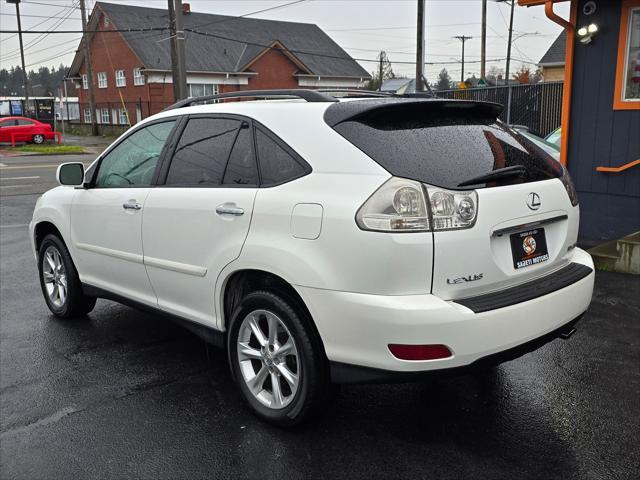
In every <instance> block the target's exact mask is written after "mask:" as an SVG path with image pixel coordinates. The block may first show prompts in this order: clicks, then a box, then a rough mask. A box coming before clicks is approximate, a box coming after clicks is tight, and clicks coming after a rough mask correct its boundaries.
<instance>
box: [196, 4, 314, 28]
mask: <svg viewBox="0 0 640 480" xmlns="http://www.w3.org/2000/svg"><path fill="white" fill-rule="evenodd" d="M306 1H307V0H294V1H293V2H288V3H283V4H281V5H276V6H274V7H269V8H263V9H261V10H256V11H255V12H249V13H245V14H243V15H239V16H237V17H230V18H229V17H227V18H222V19H220V20H214V21H212V22H207V23H201V24H200V25H194V26H193V27H192V28H200V27H206V26H208V25H214V24H216V23H223V22H229V21H232V20H236V19H238V18H244V17H248V16H251V15H257V14H258V13H264V12H270V11H272V10H277V9H279V8H285V7H290V6H292V5H296V4H298V3H303V2H306Z"/></svg>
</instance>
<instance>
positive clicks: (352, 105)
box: [324, 97, 504, 127]
mask: <svg viewBox="0 0 640 480" xmlns="http://www.w3.org/2000/svg"><path fill="white" fill-rule="evenodd" d="M407 108H424V110H425V111H429V110H433V109H451V110H459V111H460V110H465V111H468V112H470V113H471V112H473V113H483V114H485V115H490V116H492V117H495V118H497V117H498V116H499V115H500V114H501V113H502V110H503V109H504V107H503V106H502V105H500V104H499V103H493V102H476V101H471V100H450V99H442V98H406V97H404V98H398V97H392V99H387V98H384V99H376V100H369V101H365V100H363V101H360V102H341V103H337V104H335V105H331V106H330V107H329V108H328V109H327V111H326V112H325V114H324V120H325V122H327V123H328V124H329V126H331V127H334V126H336V125H337V124H339V123H341V122H344V121H347V120H357V119H358V118H362V117H364V116H369V115H371V114H376V113H381V112H383V111H387V112H389V113H391V112H392V111H398V110H402V109H407Z"/></svg>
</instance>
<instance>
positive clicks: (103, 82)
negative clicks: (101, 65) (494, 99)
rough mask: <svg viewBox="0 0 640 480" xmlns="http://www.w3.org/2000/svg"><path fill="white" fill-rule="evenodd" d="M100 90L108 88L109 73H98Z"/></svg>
mask: <svg viewBox="0 0 640 480" xmlns="http://www.w3.org/2000/svg"><path fill="white" fill-rule="evenodd" d="M98 88H107V72H98Z"/></svg>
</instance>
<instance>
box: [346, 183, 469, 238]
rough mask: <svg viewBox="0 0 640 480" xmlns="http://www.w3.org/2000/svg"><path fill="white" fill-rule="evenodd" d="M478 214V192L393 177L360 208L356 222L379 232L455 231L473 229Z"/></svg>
mask: <svg viewBox="0 0 640 480" xmlns="http://www.w3.org/2000/svg"><path fill="white" fill-rule="evenodd" d="M427 199H428V200H429V203H428V204H427ZM477 214H478V195H477V193H476V192H475V191H474V190H468V191H458V190H446V189H443V188H438V187H432V186H430V185H424V184H421V183H420V182H416V181H414V180H407V179H404V178H397V177H393V178H391V179H389V180H388V181H387V182H386V183H384V184H383V185H382V186H381V187H380V188H379V189H378V190H376V192H375V193H374V194H373V195H371V197H369V199H368V200H367V201H366V202H365V203H364V205H362V207H360V210H358V213H357V214H356V223H357V224H358V226H359V227H360V228H361V229H363V230H371V231H375V232H398V233H400V232H405V233H406V232H426V231H432V230H433V231H438V230H453V229H461V228H470V227H472V226H473V224H474V223H475V220H476V217H477Z"/></svg>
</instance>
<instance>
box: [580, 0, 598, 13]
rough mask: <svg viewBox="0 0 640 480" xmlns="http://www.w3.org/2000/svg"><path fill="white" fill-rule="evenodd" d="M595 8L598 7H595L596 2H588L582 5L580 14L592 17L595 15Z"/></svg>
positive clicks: (591, 0)
mask: <svg viewBox="0 0 640 480" xmlns="http://www.w3.org/2000/svg"><path fill="white" fill-rule="evenodd" d="M597 8H598V7H597V5H596V2H594V1H593V0H590V1H589V2H587V3H585V4H584V7H582V13H584V14H585V15H592V14H594V13H596V9H597Z"/></svg>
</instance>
